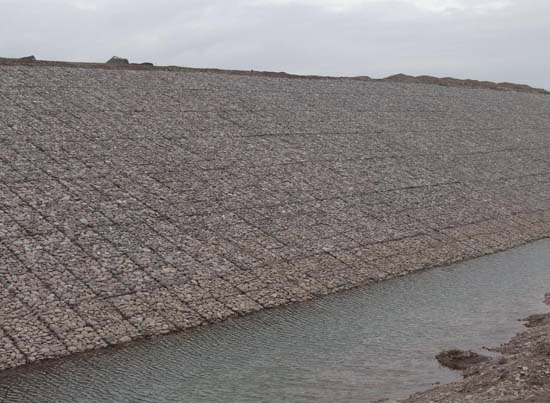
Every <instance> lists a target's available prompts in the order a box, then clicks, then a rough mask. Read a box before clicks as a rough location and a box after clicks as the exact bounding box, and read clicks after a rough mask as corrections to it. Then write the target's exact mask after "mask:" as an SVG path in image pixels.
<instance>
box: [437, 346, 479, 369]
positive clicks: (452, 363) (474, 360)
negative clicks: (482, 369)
mask: <svg viewBox="0 0 550 403" xmlns="http://www.w3.org/2000/svg"><path fill="white" fill-rule="evenodd" d="M435 358H436V360H437V361H438V362H439V363H440V364H441V365H443V366H444V367H447V368H450V369H457V370H465V369H468V368H469V367H471V366H472V365H475V364H479V363H480V362H483V361H487V360H488V359H489V357H485V356H483V355H480V354H477V353H474V352H473V351H462V350H448V351H442V352H441V353H439V354H438V355H436V356H435Z"/></svg>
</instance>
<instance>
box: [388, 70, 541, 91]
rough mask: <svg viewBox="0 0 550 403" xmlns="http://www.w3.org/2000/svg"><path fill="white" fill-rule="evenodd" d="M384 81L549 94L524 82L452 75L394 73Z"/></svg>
mask: <svg viewBox="0 0 550 403" xmlns="http://www.w3.org/2000/svg"><path fill="white" fill-rule="evenodd" d="M383 80H384V81H397V82H401V83H422V84H436V85H443V86H449V87H467V88H482V89H492V90H497V91H516V92H528V93H531V94H550V92H549V91H546V90H545V89H542V88H533V87H530V86H528V85H525V84H513V83H495V82H492V81H478V80H469V79H466V80H462V79H459V78H453V77H443V78H438V77H433V76H417V77H415V76H409V75H406V74H394V75H393V76H389V77H386V78H384V79H383Z"/></svg>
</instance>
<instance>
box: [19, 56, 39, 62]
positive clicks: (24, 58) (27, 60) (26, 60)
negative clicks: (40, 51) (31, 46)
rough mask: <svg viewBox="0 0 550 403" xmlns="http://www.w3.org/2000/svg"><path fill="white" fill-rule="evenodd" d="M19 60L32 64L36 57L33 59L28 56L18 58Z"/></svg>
mask: <svg viewBox="0 0 550 403" xmlns="http://www.w3.org/2000/svg"><path fill="white" fill-rule="evenodd" d="M19 60H22V61H24V62H34V61H35V60H36V57H34V56H33V55H30V56H25V57H20V58H19Z"/></svg>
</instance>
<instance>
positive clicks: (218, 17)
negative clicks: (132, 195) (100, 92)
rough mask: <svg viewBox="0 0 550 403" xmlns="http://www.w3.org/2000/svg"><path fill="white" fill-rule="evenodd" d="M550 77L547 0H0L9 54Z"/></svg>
mask: <svg viewBox="0 0 550 403" xmlns="http://www.w3.org/2000/svg"><path fill="white" fill-rule="evenodd" d="M30 54H34V55H35V56H36V57H38V58H39V59H46V60H67V61H98V62H104V61H106V60H107V59H109V58H110V57H111V56H113V55H118V56H123V57H127V58H129V59H130V61H132V62H145V61H147V62H153V63H155V64H157V65H179V66H189V67H219V68H229V69H246V70H249V69H254V70H271V71H286V72H288V73H296V74H323V75H368V76H371V77H375V78H380V77H385V76H388V75H391V74H395V73H406V74H412V75H419V74H429V75H436V76H453V77H457V78H474V79H480V80H491V81H511V82H517V83H526V84H530V85H533V86H536V87H543V88H546V89H550V1H548V0H477V1H476V0H179V1H178V0H156V1H144V0H0V56H3V57H20V56H25V55H30Z"/></svg>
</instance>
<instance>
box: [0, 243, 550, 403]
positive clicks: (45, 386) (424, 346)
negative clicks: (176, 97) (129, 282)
mask: <svg viewBox="0 0 550 403" xmlns="http://www.w3.org/2000/svg"><path fill="white" fill-rule="evenodd" d="M549 291H550V240H542V241H539V242H535V243H532V244H529V245H526V246H522V247H519V248H516V249H513V250H510V251H507V252H502V253H499V254H496V255H492V256H485V257H482V258H479V259H475V260H471V261H468V262H463V263H460V264H455V265H452V266H449V267H445V268H439V269H434V270H429V271H424V272H420V273H415V274H411V275H407V276H404V277H400V278H396V279H392V280H388V281H385V282H382V283H378V284H374V285H370V286H367V287H364V288H360V289H355V290H351V291H347V292H343V293H339V294H335V295H330V296H326V297H323V298H320V299H317V300H314V301H310V302H306V303H302V304H297V305H291V306H287V307H283V308H279V309H273V310H269V311H263V312H259V313H257V314H254V315H251V316H248V317H244V318H238V319H235V320H230V321H228V322H225V323H223V324H221V325H213V326H208V327H206V328H201V329H198V330H194V331H190V332H184V333H179V334H174V335H168V336H164V337H161V338H157V339H154V340H149V341H143V342H139V343H136V344H135V345H131V346H128V347H125V348H121V349H115V350H106V351H105V350H104V351H99V352H97V353H93V354H83V355H77V356H75V357H69V358H66V359H61V360H57V361H54V362H50V363H46V364H42V365H36V366H32V367H29V368H24V369H22V370H17V371H12V372H8V373H4V374H0V401H5V402H10V403H19V402H25V403H30V402H56V403H60V402H71V403H74V402H155V403H157V402H286V401H289V402H373V401H376V400H378V399H381V398H391V399H399V398H405V397H407V396H408V395H409V394H411V393H413V392H415V391H420V390H424V389H427V388H430V387H432V386H433V384H434V383H436V382H441V383H445V382H452V381H456V380H459V379H460V377H459V376H458V375H457V374H456V373H454V372H452V371H449V370H447V369H444V368H441V367H439V366H438V364H437V362H436V361H435V359H434V355H435V354H436V353H437V352H439V351H440V350H442V349H450V348H461V349H472V350H474V351H479V352H483V350H482V347H483V346H495V345H498V344H500V343H502V342H504V341H506V340H508V339H509V338H510V337H511V336H512V335H513V334H514V333H516V332H517V331H519V330H521V329H522V325H521V323H520V322H518V319H520V318H524V317H526V316H528V315H529V314H532V313H541V312H547V311H548V307H547V306H546V305H544V304H543V303H542V299H543V295H544V293H545V292H549ZM2 399H3V400H2Z"/></svg>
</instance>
